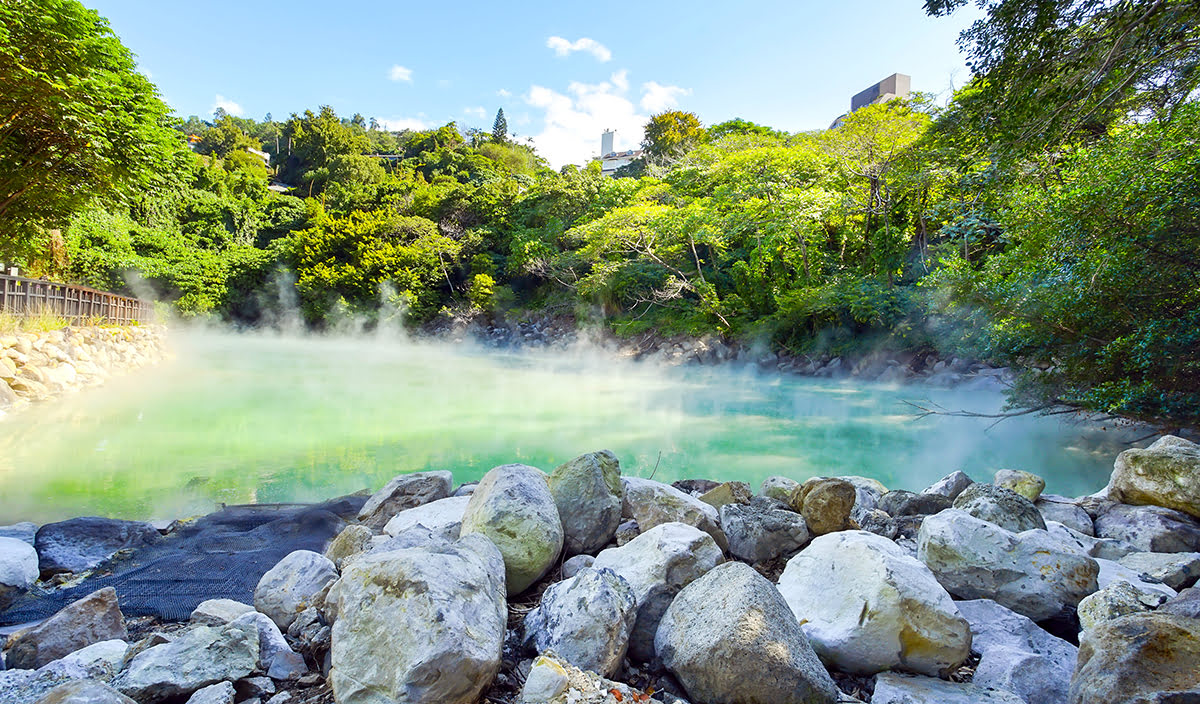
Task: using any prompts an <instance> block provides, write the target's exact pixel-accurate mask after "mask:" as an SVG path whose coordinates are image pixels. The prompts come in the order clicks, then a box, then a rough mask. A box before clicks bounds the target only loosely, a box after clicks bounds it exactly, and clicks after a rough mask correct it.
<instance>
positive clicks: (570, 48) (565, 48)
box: [546, 37, 612, 63]
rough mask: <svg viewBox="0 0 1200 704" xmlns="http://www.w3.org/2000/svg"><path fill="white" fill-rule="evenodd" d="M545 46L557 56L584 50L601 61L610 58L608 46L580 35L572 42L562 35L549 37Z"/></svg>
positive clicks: (610, 53)
mask: <svg viewBox="0 0 1200 704" xmlns="http://www.w3.org/2000/svg"><path fill="white" fill-rule="evenodd" d="M546 46H547V47H548V48H550V49H553V50H554V53H555V55H557V56H569V55H570V54H571V53H573V52H576V51H586V52H587V53H589V54H591V55H592V56H594V57H596V60H597V61H600V62H601V63H603V62H605V61H608V60H610V59H612V52H611V51H609V50H608V47H606V46H604V45H603V44H601V43H600V42H598V41H596V40H595V39H589V38H588V37H581V38H579V39H576V40H575V41H573V42H572V41H568V40H566V39H563V38H562V37H550V38H549V39H547V40H546Z"/></svg>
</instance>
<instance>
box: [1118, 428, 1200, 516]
mask: <svg viewBox="0 0 1200 704" xmlns="http://www.w3.org/2000/svg"><path fill="white" fill-rule="evenodd" d="M1108 495H1109V497H1110V498H1112V499H1113V500H1115V501H1120V502H1121V503H1126V504H1147V505H1151V506H1162V507H1164V508H1172V509H1175V510H1177V511H1183V512H1184V513H1187V514H1190V515H1192V516H1195V517H1196V518H1200V445H1197V444H1196V443H1194V442H1189V441H1187V440H1184V439H1183V438H1177V437H1175V436H1174V435H1164V436H1163V437H1161V438H1159V439H1158V440H1156V441H1155V442H1154V444H1153V445H1151V446H1150V447H1147V448H1146V449H1144V450H1142V449H1137V448H1133V449H1129V450H1125V451H1124V452H1122V453H1121V454H1119V455H1117V461H1116V462H1115V463H1114V465H1113V473H1112V479H1111V481H1110V482H1109V491H1108Z"/></svg>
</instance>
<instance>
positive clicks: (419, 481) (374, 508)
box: [358, 472, 454, 531]
mask: <svg viewBox="0 0 1200 704" xmlns="http://www.w3.org/2000/svg"><path fill="white" fill-rule="evenodd" d="M453 482H454V477H453V476H452V475H451V474H450V472H413V473H412V474H401V475H399V476H397V477H394V478H392V480H391V481H390V482H388V483H387V484H386V485H384V487H383V488H382V489H380V490H379V491H377V492H375V493H374V494H372V495H371V498H369V499H367V502H366V503H365V504H363V507H362V508H361V509H359V511H358V520H359V521H360V522H361V523H362V524H363V525H365V526H367V527H368V528H370V529H371V530H376V531H378V530H382V529H383V527H384V526H385V525H387V522H388V521H390V520H391V518H392V516H395V515H396V514H397V513H399V512H401V511H403V510H405V509H410V508H416V507H417V506H421V505H423V504H427V503H429V502H430V501H437V500H438V499H444V498H446V497H447V496H450V489H451V488H452V487H453Z"/></svg>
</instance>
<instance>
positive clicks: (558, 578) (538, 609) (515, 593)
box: [0, 438, 1200, 704]
mask: <svg viewBox="0 0 1200 704" xmlns="http://www.w3.org/2000/svg"><path fill="white" fill-rule="evenodd" d="M1175 475H1179V476H1175ZM1195 476H1200V448H1198V447H1197V446H1195V445H1193V444H1191V443H1188V442H1187V441H1185V440H1181V439H1178V438H1166V439H1164V440H1161V441H1159V442H1158V443H1155V444H1154V445H1153V446H1151V447H1150V448H1148V449H1146V450H1136V451H1132V450H1131V451H1128V452H1127V453H1123V454H1122V456H1121V458H1119V459H1118V461H1117V463H1116V469H1115V471H1114V474H1113V481H1112V484H1111V488H1110V490H1109V491H1108V492H1102V493H1101V494H1099V495H1094V496H1091V497H1084V498H1081V499H1068V498H1065V497H1056V496H1045V495H1043V494H1042V493H1041V492H1042V489H1043V488H1044V482H1042V481H1041V479H1040V478H1039V477H1037V476H1036V475H1032V474H1030V473H1028V472H1019V471H1012V470H1004V471H1002V472H998V473H997V475H996V477H995V482H994V483H988V484H981V483H976V482H973V481H972V480H971V479H970V478H969V477H967V476H966V475H964V474H962V473H961V472H956V473H953V474H951V475H948V476H947V477H946V478H945V479H943V480H942V481H940V482H938V483H937V484H935V485H933V486H931V487H929V488H928V489H926V490H925V491H924V492H921V493H914V492H908V491H899V490H897V491H887V490H886V488H884V487H882V486H881V485H879V484H878V482H874V481H873V480H867V479H863V478H861V477H823V478H818V479H812V480H808V481H806V482H804V483H797V482H795V481H792V480H789V479H786V478H783V477H772V478H769V479H768V480H766V481H764V482H763V483H762V486H761V487H760V489H759V491H758V495H753V494H752V493H751V491H750V488H749V487H748V486H747V485H744V484H741V483H738V482H728V483H725V484H717V483H715V482H706V481H687V482H680V483H678V484H677V486H667V485H665V484H661V483H659V482H655V481H652V480H649V479H641V478H636V477H621V476H620V468H619V462H618V460H617V458H616V457H615V456H614V455H613V454H612V453H610V452H607V451H601V452H594V453H589V454H587V455H583V456H581V457H578V458H576V459H575V460H572V461H571V462H568V463H566V464H564V465H562V466H560V467H558V468H557V469H555V470H554V471H553V472H550V473H549V474H547V473H545V472H543V471H541V470H539V469H536V468H534V467H529V466H526V465H518V464H513V465H503V466H500V467H496V468H495V469H493V470H491V471H490V472H488V473H487V474H486V475H485V476H484V478H483V480H482V481H481V482H480V483H479V485H478V486H477V487H475V488H474V489H473V491H467V492H462V495H461V496H460V495H457V494H458V492H452V491H451V488H452V484H451V477H450V476H449V474H448V473H444V472H430V473H425V474H420V475H402V476H400V477H397V478H396V479H395V480H393V481H392V482H389V483H388V485H387V486H386V487H384V488H383V489H382V490H380V491H379V492H377V494H376V495H375V496H373V497H372V498H371V499H370V500H369V501H367V503H366V504H365V505H364V507H363V509H362V511H361V512H359V514H358V516H359V522H358V523H352V524H351V525H349V526H347V527H346V528H345V529H344V530H343V531H342V533H341V534H339V535H338V536H337V537H336V538H335V539H333V540H332V541H331V542H330V544H329V546H328V548H327V550H326V554H325V555H320V554H317V553H315V552H309V551H303V550H302V551H296V552H293V553H291V554H290V555H288V556H287V557H285V558H284V559H283V560H281V561H280V562H279V563H278V564H277V565H275V567H274V568H272V569H271V570H269V571H268V572H267V573H266V574H264V575H263V577H262V579H261V580H260V581H259V584H258V588H257V589H256V590H255V593H254V604H253V605H250V604H242V603H238V602H235V601H231V600H228V599H224V600H222V599H216V600H211V601H208V602H205V603H203V604H200V606H198V607H197V608H196V610H195V611H194V612H193V613H192V616H191V619H190V621H189V623H188V624H186V625H184V626H181V627H171V628H168V627H166V626H165V625H164V626H163V627H161V628H160V629H158V630H152V631H151V632H149V633H146V632H145V631H144V630H142V631H138V633H139V634H140V635H139V636H138V637H136V638H135V637H131V635H130V634H132V633H134V632H135V631H134V629H132V628H129V627H128V626H127V624H126V622H125V620H124V618H123V616H122V614H121V611H120V608H119V604H118V597H117V594H116V593H115V592H113V591H112V590H111V589H109V590H102V591H100V592H96V593H94V594H91V595H89V596H87V597H86V598H84V599H81V600H80V601H78V602H76V603H74V604H71V605H70V606H68V607H67V608H65V609H63V610H62V611H60V612H59V613H58V614H56V615H55V616H54V617H53V618H51V619H49V620H47V621H45V622H44V623H42V624H40V625H36V626H33V627H30V628H26V629H24V630H22V631H19V632H17V633H15V634H13V635H12V636H11V637H10V638H9V639H8V642H7V644H6V645H5V661H6V664H7V666H8V667H9V669H8V670H7V671H3V672H0V704H8V703H9V702H38V704H55V703H57V702H85V701H86V702H112V703H114V704H115V703H118V702H120V703H125V704H127V703H128V702H129V701H134V702H138V703H139V704H160V703H175V702H180V703H182V702H190V704H206V703H208V702H220V703H221V704H305V703H307V702H314V703H315V702H328V701H330V700H331V699H332V700H333V701H336V702H338V703H339V704H392V703H395V704H425V703H428V704H433V703H434V702H437V703H448V704H469V703H471V702H478V701H483V700H486V701H490V702H497V701H504V702H513V703H514V704H515V702H525V703H527V704H624V703H626V702H649V701H654V702H660V703H661V704H681V703H689V702H690V703H691V704H725V703H733V704H757V703H762V704H766V703H768V702H803V703H810V704H838V703H849V702H866V701H870V702H872V703H873V704H900V703H903V704H935V703H936V704H944V703H950V704H953V703H956V702H963V703H966V702H994V703H999V704H1019V703H1022V702H1023V703H1024V704H1068V703H1069V704H1084V703H1093V702H1106V703H1108V702H1112V703H1116V704H1123V703H1129V704H1133V703H1134V702H1152V701H1153V702H1168V701H1171V702H1182V701H1193V700H1197V699H1198V698H1200V620H1198V618H1197V617H1198V616H1200V607H1198V606H1197V605H1198V604H1200V597H1198V596H1197V594H1198V593H1200V592H1197V590H1196V589H1195V588H1192V587H1193V585H1194V584H1195V583H1196V580H1197V577H1198V576H1200V538H1198V536H1200V520H1198V519H1197V517H1196V516H1195V515H1194V513H1193V512H1191V511H1190V510H1189V508H1190V507H1194V506H1197V505H1200V495H1198V489H1197V487H1198V485H1197V484H1196V482H1194V481H1193V479H1194V478H1195ZM1120 501H1130V502H1135V503H1121V502H1120ZM622 521H623V522H622ZM127 528H129V529H128V530H126V531H124V532H123V533H122V535H124V536H125V537H126V538H128V537H129V536H137V535H139V532H138V530H136V527H134V526H130V527H127ZM45 530H46V527H43V528H42V529H40V530H37V531H36V532H34V535H35V536H36V538H35V539H33V541H32V542H33V543H34V545H30V544H29V542H28V541H26V540H22V539H21V538H16V537H0V583H2V584H3V585H4V589H5V590H7V592H5V593H9V594H12V593H19V592H20V591H22V590H25V589H28V588H29V586H30V584H31V583H32V582H33V581H34V580H35V579H36V578H37V576H38V571H37V565H38V561H39V558H40V559H41V560H42V561H43V566H44V565H45V564H50V563H49V562H47V560H48V558H50V557H53V558H54V559H65V557H62V555H65V553H63V549H64V548H63V541H61V540H60V541H57V542H52V541H47V540H41V536H42V534H43V532H44V531H45ZM0 531H3V532H0V534H3V535H27V534H28V533H29V531H27V530H25V528H23V527H12V528H11V530H8V529H0ZM74 540H75V542H74V543H72V545H74V549H75V551H76V552H78V553H79V554H83V555H87V554H91V553H90V552H89V550H88V549H86V548H90V547H93V546H88V545H84V544H83V543H85V542H86V541H85V540H84V539H83V538H82V537H79V536H76V538H75V539H74ZM105 540H110V542H111V538H110V537H105V536H97V543H98V544H99V545H100V547H97V548H96V550H98V551H99V552H100V553H103V552H105V551H107V550H108V549H110V548H111V547H112V546H111V545H109V544H108V543H105V542H104V541H105ZM133 549H136V547H134V548H133ZM42 551H46V553H47V555H41V554H40V553H41V552H42ZM55 551H58V552H55ZM31 553H32V562H31V558H30V554H31ZM60 553H61V554H62V555H60ZM55 556H58V557H55ZM568 558H569V559H568ZM31 565H32V566H31ZM56 569H57V568H56ZM43 573H44V574H52V573H53V571H51V572H49V573H47V572H45V570H44V569H43ZM1177 590H1182V591H1181V592H1178V593H1177ZM1075 642H1078V644H1079V645H1078V647H1076V645H1075V644H1074V643H1075ZM839 688H840V689H839ZM851 694H853V695H854V696H851Z"/></svg>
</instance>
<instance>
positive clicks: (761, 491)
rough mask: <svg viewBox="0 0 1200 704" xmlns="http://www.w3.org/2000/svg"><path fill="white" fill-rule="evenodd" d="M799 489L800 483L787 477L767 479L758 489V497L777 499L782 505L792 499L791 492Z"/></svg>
mask: <svg viewBox="0 0 1200 704" xmlns="http://www.w3.org/2000/svg"><path fill="white" fill-rule="evenodd" d="M799 487H800V482H798V481H796V480H794V479H788V478H787V477H778V476H776V477H767V478H766V479H764V480H763V482H762V484H761V485H759V487H758V495H759V496H766V497H769V498H772V499H777V500H779V501H782V502H784V503H787V502H788V500H789V499H790V498H791V497H792V492H793V491H795V490H796V489H798V488H799Z"/></svg>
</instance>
